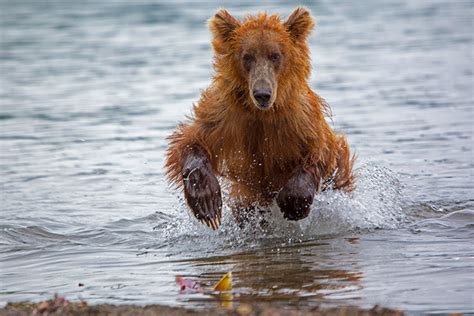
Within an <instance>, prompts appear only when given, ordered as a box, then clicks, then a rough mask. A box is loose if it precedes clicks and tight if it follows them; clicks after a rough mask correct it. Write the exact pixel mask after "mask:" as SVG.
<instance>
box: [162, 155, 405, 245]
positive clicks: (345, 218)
mask: <svg viewBox="0 0 474 316" xmlns="http://www.w3.org/2000/svg"><path fill="white" fill-rule="evenodd" d="M357 172H358V182H357V188H356V189H355V190H354V192H351V193H344V192H340V191H326V192H322V193H320V194H318V195H317V196H316V198H315V201H314V203H313V205H312V210H311V212H310V215H309V216H308V217H307V218H305V219H303V220H300V221H297V222H292V221H287V220H286V219H284V218H283V214H282V213H281V212H280V210H279V208H278V206H277V205H276V203H274V204H273V205H272V206H271V207H270V212H267V213H266V214H258V215H255V216H254V218H253V220H252V223H255V225H247V226H246V227H244V228H240V227H239V226H238V225H237V224H236V223H235V221H234V218H233V216H232V214H231V211H230V209H229V208H228V207H224V210H223V218H222V226H221V227H220V229H219V230H218V231H216V232H214V231H211V230H210V229H209V228H207V227H205V226H203V225H201V224H200V223H198V222H197V220H195V219H194V217H193V216H192V215H190V213H189V211H187V209H188V208H187V206H186V205H185V203H184V201H183V200H181V202H180V207H179V211H178V212H177V214H176V216H173V220H172V221H169V222H166V223H162V224H160V227H159V228H158V227H157V229H156V231H157V233H158V234H159V235H160V239H162V240H163V241H164V242H166V243H168V244H174V243H183V242H185V243H187V242H190V243H191V244H195V243H198V244H199V245H206V246H205V247H198V248H199V249H203V248H205V249H207V250H209V251H211V250H212V249H216V248H221V247H229V248H240V247H245V248H249V247H250V248H252V247H256V246H262V244H263V245H265V244H268V243H270V244H271V243H272V242H275V241H277V242H290V243H291V242H298V241H303V240H310V239H315V238H320V237H322V236H325V235H335V234H343V233H347V232H353V231H360V230H373V229H379V228H386V229H393V228H396V227H398V226H399V225H400V224H401V223H403V222H405V221H406V220H407V219H408V215H407V214H406V213H405V212H404V208H403V201H404V197H403V194H402V185H401V183H400V181H399V179H398V177H397V175H396V174H395V173H394V172H392V171H391V170H389V169H387V168H384V167H380V166H377V165H376V164H374V163H370V162H369V163H365V164H363V165H362V166H361V167H360V168H359V169H358V170H357ZM262 220H264V221H265V222H266V225H264V226H261V225H259V224H258V223H259V222H261V221H262ZM191 249H192V247H191Z"/></svg>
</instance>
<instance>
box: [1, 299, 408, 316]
mask: <svg viewBox="0 0 474 316" xmlns="http://www.w3.org/2000/svg"><path fill="white" fill-rule="evenodd" d="M403 314H404V313H403V312H402V311H399V310H393V309H388V308H383V307H380V306H374V307H373V308H372V309H361V308H358V307H354V306H346V307H337V308H319V307H308V306H298V305H285V306H281V305H279V306H275V305H272V304H269V303H252V304H246V303H242V304H239V305H236V306H235V307H232V308H225V307H216V308H205V309H195V308H193V309H187V308H178V307H168V306H162V305H147V306H138V305H111V304H99V305H88V304H87V303H86V302H84V301H83V302H74V303H73V302H68V301H63V302H62V303H59V304H56V303H55V300H54V299H52V300H49V301H44V302H39V303H28V302H22V303H8V304H7V305H6V306H5V307H4V308H2V309H0V315H170V316H173V315H241V316H244V315H249V316H251V315H262V316H263V315H268V316H269V315H338V316H345V315H360V316H372V315H374V316H375V315H403Z"/></svg>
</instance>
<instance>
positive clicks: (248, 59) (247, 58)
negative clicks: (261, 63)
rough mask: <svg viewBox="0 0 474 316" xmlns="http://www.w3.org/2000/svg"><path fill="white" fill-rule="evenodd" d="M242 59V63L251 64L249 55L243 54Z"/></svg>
mask: <svg viewBox="0 0 474 316" xmlns="http://www.w3.org/2000/svg"><path fill="white" fill-rule="evenodd" d="M242 59H243V60H244V62H251V61H253V56H252V55H250V54H244V56H243V57H242Z"/></svg>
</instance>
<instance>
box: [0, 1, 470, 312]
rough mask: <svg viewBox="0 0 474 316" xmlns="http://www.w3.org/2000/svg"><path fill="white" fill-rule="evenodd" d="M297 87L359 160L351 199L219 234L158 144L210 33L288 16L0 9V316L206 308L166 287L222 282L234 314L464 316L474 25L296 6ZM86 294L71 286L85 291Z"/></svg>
mask: <svg viewBox="0 0 474 316" xmlns="http://www.w3.org/2000/svg"><path fill="white" fill-rule="evenodd" d="M301 3H302V4H304V5H306V6H307V7H308V8H310V9H311V10H312V12H313V14H314V15H315V16H316V18H317V20H318V26H317V28H316V31H315V32H314V33H313V34H312V36H311V37H310V38H309V42H310V46H311V50H312V60H313V67H314V72H313V76H312V78H311V84H312V86H313V87H314V89H315V90H316V91H317V92H318V93H319V94H320V95H321V96H323V97H324V98H325V99H326V100H327V101H328V103H329V104H330V105H331V107H332V111H333V114H334V117H333V125H334V128H335V129H336V130H338V131H341V132H344V133H346V134H347V136H348V139H349V142H350V144H351V146H352V148H353V150H354V151H355V152H357V154H358V156H359V160H358V163H357V169H358V173H359V180H358V181H359V182H358V187H357V190H356V191H355V193H354V194H353V196H346V195H343V194H341V193H337V192H327V193H324V194H322V195H320V196H318V197H317V199H316V201H315V203H314V205H313V209H312V212H311V214H310V216H309V217H308V218H307V219H305V220H302V221H300V222H297V223H289V222H286V221H285V220H284V219H283V218H282V216H281V214H280V213H279V211H278V210H276V209H274V210H273V215H272V217H271V218H270V226H269V229H268V230H266V231H259V230H258V229H251V228H247V229H243V230H242V229H239V228H237V227H236V225H235V224H234V223H233V221H232V217H231V214H230V211H229V209H227V208H225V209H224V214H223V216H224V218H223V226H222V227H221V229H220V230H219V231H218V232H213V231H211V230H209V229H208V228H207V227H204V226H200V225H198V224H197V223H196V221H195V220H193V219H192V217H191V216H190V215H189V213H188V210H187V208H186V206H185V205H184V203H183V200H182V197H181V195H180V194H179V192H174V191H173V190H171V189H170V188H169V187H168V185H167V183H166V181H165V179H164V170H163V164H164V157H165V150H166V148H167V142H166V140H165V137H166V136H167V135H169V134H170V133H171V132H172V130H173V129H174V128H175V126H176V124H177V123H178V122H179V121H182V120H184V119H185V115H187V114H189V113H190V110H191V105H192V103H193V102H195V101H196V100H197V99H198V97H199V94H200V91H201V90H202V89H204V88H205V87H206V86H207V85H208V84H209V82H210V78H211V75H212V67H211V64H212V51H211V47H210V34H209V31H208V30H207V27H206V20H207V19H208V18H209V17H210V16H212V14H213V12H214V11H215V10H216V9H217V8H218V7H220V6H223V7H226V8H227V9H229V10H230V11H231V12H232V13H233V14H235V15H237V16H239V17H242V16H243V15H245V14H247V13H255V12H257V11H260V10H268V11H269V12H277V13H281V14H282V15H284V16H287V15H288V14H289V13H290V12H291V10H292V9H293V8H294V5H293V4H292V3H290V2H289V1H288V2H287V1H272V2H271V3H267V2H259V1H248V0H246V1H239V2H238V4H237V1H233V2H231V1H228V2H201V1H172V2H171V1H170V2H164V1H157V2H152V1H145V0H139V1H133V2H128V1H118V0H117V1H89V2H82V1H6V0H1V2H0V12H1V13H0V23H1V24H0V31H1V34H0V35H1V51H0V65H1V71H0V72H1V74H0V95H1V97H0V98H1V105H0V151H1V168H0V185H1V189H0V190H1V192H0V193H1V214H0V302H1V304H2V305H3V304H5V302H7V301H20V300H40V299H45V298H49V297H51V296H52V295H53V294H54V293H59V294H61V295H65V296H66V297H67V298H68V299H70V300H79V299H86V300H88V301H89V302H90V303H102V302H106V303H116V304H120V303H136V304H152V303H157V304H166V305H173V306H186V307H194V308H201V307H209V306H214V305H218V304H221V303H222V302H220V300H221V298H219V297H216V296H212V295H208V294H202V293H201V294H200V293H197V294H186V293H179V288H178V286H177V285H176V284H175V281H174V279H175V276H177V275H180V276H187V277H195V278H197V279H199V280H200V281H201V282H203V283H204V284H207V285H210V284H212V283H214V282H216V281H217V280H218V279H219V278H220V276H221V275H223V274H224V273H225V272H227V271H232V272H233V276H234V291H233V300H234V304H239V302H241V301H272V302H273V303H274V304H282V305H284V304H302V305H310V306H313V305H314V306H316V305H319V304H322V305H324V306H338V305H346V304H353V305H358V306H362V307H371V306H373V305H374V304H381V305H384V306H387V307H395V308H401V309H404V310H407V311H409V312H411V313H418V312H422V311H423V312H446V311H463V312H473V311H474V298H473V293H474V285H473V284H474V268H473V267H474V245H473V237H474V194H473V193H474V192H473V191H474V181H473V167H474V161H473V157H474V156H473V151H472V149H473V126H474V124H473V123H474V115H473V108H474V107H473V92H472V91H473V90H472V89H473V53H472V52H473V51H472V48H473V32H472V23H473V6H472V2H470V1H451V0H433V1H410V0H387V1H376V0H369V1H329V0H323V1H318V3H316V4H315V3H313V2H311V1H302V2H301ZM79 283H81V285H82V286H79Z"/></svg>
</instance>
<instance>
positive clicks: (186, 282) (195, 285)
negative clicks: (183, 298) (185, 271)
mask: <svg viewBox="0 0 474 316" xmlns="http://www.w3.org/2000/svg"><path fill="white" fill-rule="evenodd" d="M176 283H177V284H178V285H179V287H180V289H181V291H192V292H201V291H202V290H203V289H202V287H201V284H199V282H198V281H196V280H194V279H188V278H182V277H179V276H177V277H176Z"/></svg>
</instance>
